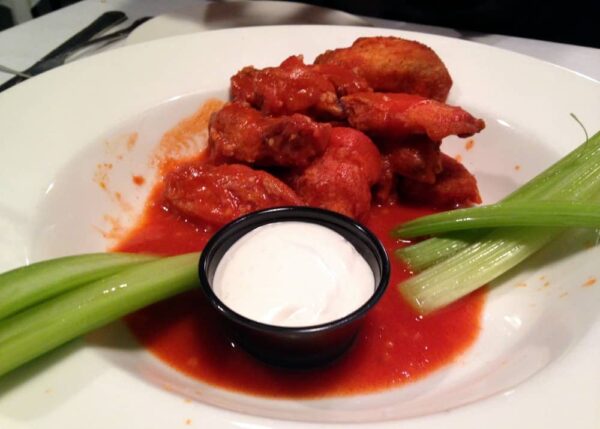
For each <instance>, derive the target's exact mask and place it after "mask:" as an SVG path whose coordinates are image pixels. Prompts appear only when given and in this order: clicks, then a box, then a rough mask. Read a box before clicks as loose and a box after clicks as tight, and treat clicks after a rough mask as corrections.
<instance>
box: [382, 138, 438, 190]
mask: <svg viewBox="0 0 600 429" xmlns="http://www.w3.org/2000/svg"><path fill="white" fill-rule="evenodd" d="M378 143H379V142H378ZM379 147H380V148H381V152H382V155H383V157H384V158H385V159H386V160H387V161H388V162H389V166H390V170H391V171H393V172H394V173H395V174H397V175H399V176H402V177H407V178H409V179H412V180H416V181H417V182H423V183H434V182H435V180H436V176H437V174H438V173H440V171H441V170H442V158H441V152H440V143H439V142H434V141H432V140H429V139H428V138H427V137H426V136H415V137H412V138H408V139H404V140H402V141H399V142H398V141H393V142H384V143H383V144H382V143H379Z"/></svg>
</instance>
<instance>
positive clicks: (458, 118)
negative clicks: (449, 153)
mask: <svg viewBox="0 0 600 429" xmlns="http://www.w3.org/2000/svg"><path fill="white" fill-rule="evenodd" d="M342 104H343V106H344V110H345V112H346V114H347V116H348V122H349V123H350V125H351V126H352V127H353V128H356V129H358V130H360V131H363V132H364V133H366V134H369V135H371V136H373V137H384V138H394V139H398V138H404V137H407V136H411V135H415V134H425V135H427V136H428V137H429V138H430V139H431V140H433V141H440V140H442V139H443V138H444V137H447V136H450V135H457V136H460V137H468V136H470V135H473V134H475V133H478V132H479V131H481V130H482V129H483V128H484V127H485V122H483V120H482V119H477V118H475V117H473V116H472V115H471V114H470V113H468V112H466V111H464V110H463V109H461V108H460V107H455V106H449V105H447V104H444V103H440V102H438V101H435V100H430V99H427V98H423V97H420V96H418V95H411V94H392V93H381V92H362V93H357V94H352V95H348V96H346V97H343V98H342Z"/></svg>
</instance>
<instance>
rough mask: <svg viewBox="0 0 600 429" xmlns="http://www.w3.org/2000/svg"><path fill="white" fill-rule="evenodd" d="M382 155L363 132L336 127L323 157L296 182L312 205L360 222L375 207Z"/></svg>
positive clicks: (299, 189) (303, 195)
mask: <svg viewBox="0 0 600 429" xmlns="http://www.w3.org/2000/svg"><path fill="white" fill-rule="evenodd" d="M381 168H382V166H381V155H380V154H379V151H378V150H377V147H376V146H375V145H374V144H373V142H372V141H371V140H370V139H369V138H368V137H367V136H366V135H364V134H363V133H361V132H359V131H356V130H353V129H351V128H341V127H339V128H333V129H332V131H331V135H330V139H329V146H328V147H327V150H326V151H325V153H324V154H323V156H322V157H321V158H319V159H317V160H316V161H315V162H314V163H313V164H312V165H310V166H309V167H308V168H307V169H306V170H305V171H304V173H303V174H302V175H301V176H300V177H298V178H297V179H296V180H295V181H294V185H293V187H294V189H295V190H296V192H298V195H300V197H301V198H302V199H303V200H304V202H305V203H307V204H308V205H310V206H315V207H321V208H324V209H328V210H333V211H336V212H338V213H342V214H344V215H346V216H349V217H352V218H356V219H360V218H362V217H364V216H365V215H366V214H367V213H368V211H369V209H370V207H371V186H372V185H373V184H374V183H375V182H377V181H378V180H379V177H380V175H381Z"/></svg>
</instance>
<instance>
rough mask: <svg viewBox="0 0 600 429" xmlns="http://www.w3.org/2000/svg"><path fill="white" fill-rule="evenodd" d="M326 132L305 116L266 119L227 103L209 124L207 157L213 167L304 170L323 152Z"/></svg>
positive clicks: (242, 105) (324, 128)
mask: <svg viewBox="0 0 600 429" xmlns="http://www.w3.org/2000/svg"><path fill="white" fill-rule="evenodd" d="M330 129H331V126H330V125H329V124H321V123H317V122H314V121H313V120H311V119H310V118H309V117H308V116H304V115H300V114H294V115H291V116H281V117H277V118H273V117H266V116H263V115H262V114H261V113H260V112H259V111H257V110H254V109H252V108H251V107H248V106H246V105H244V104H241V103H228V104H226V105H225V106H224V107H223V108H222V109H221V110H219V111H218V112H216V113H215V114H214V115H213V116H212V118H211V120H210V124H209V140H208V143H209V148H210V156H211V159H212V160H213V162H215V163H221V162H243V163H253V164H256V165H260V166H283V167H306V166H307V165H308V164H310V162H311V161H313V160H314V159H315V158H317V157H318V156H319V155H321V154H322V153H323V152H324V150H325V147H326V146H327V143H328V139H329V131H330Z"/></svg>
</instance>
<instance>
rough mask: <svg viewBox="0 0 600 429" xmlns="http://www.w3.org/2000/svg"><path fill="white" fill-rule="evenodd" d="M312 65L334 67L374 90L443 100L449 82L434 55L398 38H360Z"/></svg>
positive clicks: (322, 56)
mask: <svg viewBox="0 0 600 429" xmlns="http://www.w3.org/2000/svg"><path fill="white" fill-rule="evenodd" d="M315 64H333V65H337V66H341V67H344V68H346V69H348V70H351V71H352V72H354V73H355V74H357V75H359V76H361V77H363V78H365V79H366V81H367V83H368V84H369V85H370V86H371V88H373V90H375V91H382V92H404V93H409V94H417V95H421V96H423V97H427V98H432V99H434V100H438V101H444V100H446V98H447V96H448V92H449V91H450V87H451V86H452V79H451V78H450V74H449V73H448V70H447V69H446V66H445V65H444V63H443V62H442V60H441V59H440V58H439V57H438V56H437V54H436V53H435V52H434V51H433V50H432V49H431V48H429V47H427V46H425V45H423V44H422V43H419V42H415V41H412V40H405V39H401V38H398V37H361V38H359V39H357V40H356V41H355V42H354V43H353V44H352V46H351V47H349V48H341V49H335V50H332V51H327V52H325V53H323V54H321V55H319V56H318V57H317V59H316V60H315Z"/></svg>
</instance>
